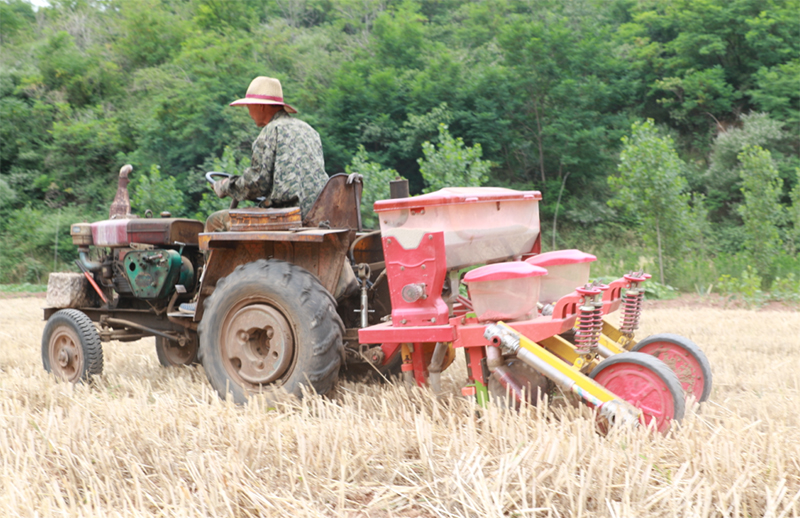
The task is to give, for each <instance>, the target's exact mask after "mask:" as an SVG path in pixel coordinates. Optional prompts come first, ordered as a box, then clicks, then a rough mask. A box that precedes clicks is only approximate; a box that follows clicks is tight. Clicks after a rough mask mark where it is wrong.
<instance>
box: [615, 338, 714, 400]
mask: <svg viewBox="0 0 800 518" xmlns="http://www.w3.org/2000/svg"><path fill="white" fill-rule="evenodd" d="M631 351H633V352H641V353H645V354H649V355H651V356H655V357H656V358H658V359H659V360H661V361H662V362H664V363H666V364H667V366H668V367H669V368H670V369H672V371H673V372H674V373H675V375H676V376H678V380H679V381H680V382H681V388H683V392H684V393H685V394H686V396H687V397H689V396H693V397H694V399H695V401H697V402H698V403H702V402H703V401H705V400H707V399H708V396H709V395H710V394H711V363H709V361H708V358H706V355H705V354H703V351H701V350H700V348H699V347H698V346H697V344H695V343H694V342H692V341H691V340H689V339H688V338H685V337H683V336H680V335H675V334H671V333H662V334H657V335H652V336H648V337H647V338H645V339H644V340H641V341H640V342H639V343H637V344H636V346H635V347H634V348H633V349H631Z"/></svg>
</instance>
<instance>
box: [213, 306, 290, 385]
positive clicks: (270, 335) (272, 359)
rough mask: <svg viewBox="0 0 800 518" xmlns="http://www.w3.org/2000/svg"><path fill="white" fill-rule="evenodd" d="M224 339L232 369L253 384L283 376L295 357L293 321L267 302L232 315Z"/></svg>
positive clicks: (225, 326) (227, 319) (223, 335)
mask: <svg viewBox="0 0 800 518" xmlns="http://www.w3.org/2000/svg"><path fill="white" fill-rule="evenodd" d="M222 339H223V342H224V343H223V349H224V353H225V358H226V359H227V361H228V365H229V367H230V369H231V370H232V371H233V373H234V374H235V375H236V376H237V377H239V378H240V379H242V380H243V381H245V382H247V383H250V384H253V385H262V384H266V383H272V382H273V381H275V380H277V379H278V378H280V377H281V376H282V375H283V374H284V373H285V372H286V369H287V368H288V367H289V365H290V363H291V361H292V357H293V356H294V338H293V336H292V331H291V327H290V325H289V322H288V321H287V320H286V318H285V317H284V316H283V315H282V314H281V313H280V311H278V310H277V309H275V308H274V307H272V306H268V305H266V304H252V305H249V306H245V307H243V308H240V309H238V310H236V311H234V312H232V313H231V314H230V315H228V317H227V318H226V319H225V322H224V324H223V333H222Z"/></svg>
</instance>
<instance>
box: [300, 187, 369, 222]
mask: <svg viewBox="0 0 800 518" xmlns="http://www.w3.org/2000/svg"><path fill="white" fill-rule="evenodd" d="M347 178H348V175H346V174H344V173H339V174H335V175H333V176H331V177H330V178H328V183H326V184H325V187H323V188H322V191H321V192H320V193H319V196H317V200H316V201H315V202H314V205H313V206H312V207H311V210H309V211H308V214H306V217H305V219H303V226H304V227H325V228H349V229H350V230H355V231H358V232H360V231H361V191H362V190H363V185H362V183H361V181H360V179H359V180H358V181H354V182H351V183H349V184H348V183H347ZM359 178H360V177H359Z"/></svg>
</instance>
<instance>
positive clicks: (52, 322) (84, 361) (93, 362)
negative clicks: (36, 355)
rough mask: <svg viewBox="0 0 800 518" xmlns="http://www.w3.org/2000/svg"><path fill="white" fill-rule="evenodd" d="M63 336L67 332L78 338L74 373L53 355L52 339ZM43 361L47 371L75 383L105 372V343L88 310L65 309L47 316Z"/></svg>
mask: <svg viewBox="0 0 800 518" xmlns="http://www.w3.org/2000/svg"><path fill="white" fill-rule="evenodd" d="M63 336H67V337H68V340H69V341H70V342H73V343H74V342H76V343H74V346H75V356H74V361H75V362H76V363H75V365H74V367H75V370H74V372H73V373H71V374H70V373H68V372H65V371H66V369H64V368H62V367H60V366H57V363H58V359H57V358H55V357H51V354H52V352H53V351H52V349H51V347H50V345H51V341H52V340H59V337H63ZM54 345H55V344H54ZM70 363H72V361H70ZM42 364H43V365H44V370H46V371H47V372H51V373H53V374H55V375H56V376H57V377H58V378H59V379H63V380H66V381H71V382H73V383H79V382H88V381H90V380H91V378H92V376H99V375H101V374H102V373H103V345H102V343H101V342H100V334H99V333H98V332H97V328H96V327H95V326H94V323H93V322H92V321H91V319H89V317H88V316H86V314H85V313H83V312H81V311H78V310H77V309H62V310H61V311H57V312H56V313H54V314H53V315H52V316H51V317H50V318H49V319H48V320H47V325H45V326H44V333H42ZM54 366H55V368H54Z"/></svg>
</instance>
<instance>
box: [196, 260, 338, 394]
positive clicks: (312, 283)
mask: <svg viewBox="0 0 800 518" xmlns="http://www.w3.org/2000/svg"><path fill="white" fill-rule="evenodd" d="M247 299H253V301H254V302H256V301H257V302H259V303H261V304H263V305H267V306H269V307H271V308H274V309H275V310H277V311H278V312H279V313H280V314H281V315H282V317H283V318H285V319H286V321H287V323H288V325H289V327H290V330H291V334H292V338H293V343H294V351H293V357H292V360H291V363H290V365H289V366H288V368H287V369H286V370H285V371H284V373H283V374H282V375H281V376H280V378H279V379H277V380H275V381H274V382H272V383H268V384H266V385H261V386H251V385H249V384H248V383H247V382H245V381H243V380H242V379H238V378H237V376H235V375H232V374H231V373H230V372H229V370H228V369H232V370H236V366H234V365H232V364H231V363H230V362H229V361H228V360H227V359H224V358H223V356H224V355H223V352H222V349H223V345H222V344H221V338H222V333H223V324H224V323H225V321H226V317H227V315H228V313H229V312H231V311H232V310H235V309H236V308H237V305H239V306H241V304H242V303H243V301H246V300H247ZM241 307H247V304H245V305H244V306H241ZM204 309H205V312H204V314H203V320H202V321H201V322H200V325H199V328H198V332H199V335H200V361H201V363H202V364H203V368H204V369H205V371H206V376H207V377H208V381H209V382H210V383H211V385H212V386H213V387H214V389H215V390H216V391H217V393H218V394H219V395H220V397H222V398H223V399H225V398H226V397H227V394H230V395H231V397H232V398H233V400H234V401H235V402H236V403H238V404H243V403H245V402H247V399H248V396H249V395H250V394H254V393H257V392H259V390H260V389H261V388H266V387H277V386H280V387H283V389H285V390H286V391H287V392H288V393H290V394H294V395H295V396H297V397H302V387H303V386H305V387H307V388H311V389H313V390H314V391H316V392H317V393H318V394H326V393H327V392H329V391H330V390H331V389H332V388H333V386H334V385H335V384H336V381H337V380H338V377H339V366H340V365H341V362H342V359H343V357H344V345H343V342H342V334H343V333H344V324H343V323H342V320H341V318H339V315H338V314H337V313H336V302H335V301H334V299H333V296H332V295H331V294H330V293H329V292H328V291H327V290H326V289H325V288H324V287H323V286H322V284H320V282H319V280H317V278H316V277H314V276H313V275H312V274H311V273H309V272H308V271H307V270H305V269H303V268H301V267H299V266H296V265H294V264H291V263H288V262H285V261H280V260H277V259H270V260H264V259H259V260H258V261H255V262H252V263H248V264H245V265H240V266H237V267H236V269H235V270H234V271H233V272H232V273H231V274H230V275H228V276H227V277H225V278H223V279H220V280H219V281H218V282H217V286H216V289H215V290H214V293H212V294H211V295H210V296H209V297H208V298H207V299H206V300H205V303H204Z"/></svg>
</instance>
